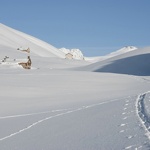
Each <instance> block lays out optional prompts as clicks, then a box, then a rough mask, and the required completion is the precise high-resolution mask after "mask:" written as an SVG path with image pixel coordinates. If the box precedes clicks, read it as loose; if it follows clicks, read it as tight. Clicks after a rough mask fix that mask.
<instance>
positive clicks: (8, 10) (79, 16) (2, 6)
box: [0, 0, 150, 56]
mask: <svg viewBox="0 0 150 150" xmlns="http://www.w3.org/2000/svg"><path fill="white" fill-rule="evenodd" d="M149 15H150V0H1V1H0V22H1V23H3V24H5V25H7V26H9V27H12V28H15V29H17V30H20V31H22V32H25V33H27V34H30V35H32V36H35V37H37V38H39V39H41V40H44V41H46V42H48V43H50V44H51V45H53V46H55V47H57V48H61V47H66V48H79V49H80V50H81V51H82V52H83V53H84V55H86V56H98V55H105V54H108V53H110V52H112V51H115V50H117V49H120V48H122V47H124V46H128V45H129V46H137V47H146V46H150V17H149Z"/></svg>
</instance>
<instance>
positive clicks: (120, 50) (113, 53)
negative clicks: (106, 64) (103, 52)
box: [107, 46, 137, 57]
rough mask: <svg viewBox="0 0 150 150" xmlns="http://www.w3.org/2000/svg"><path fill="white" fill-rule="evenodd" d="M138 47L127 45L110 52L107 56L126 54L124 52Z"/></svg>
mask: <svg viewBox="0 0 150 150" xmlns="http://www.w3.org/2000/svg"><path fill="white" fill-rule="evenodd" d="M136 49H137V47H135V46H125V47H123V48H121V49H119V50H117V51H115V52H112V53H110V54H108V55H107V56H112V57H113V56H117V55H120V54H124V53H127V52H130V51H133V50H136Z"/></svg>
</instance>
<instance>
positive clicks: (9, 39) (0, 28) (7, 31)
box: [0, 23, 65, 58]
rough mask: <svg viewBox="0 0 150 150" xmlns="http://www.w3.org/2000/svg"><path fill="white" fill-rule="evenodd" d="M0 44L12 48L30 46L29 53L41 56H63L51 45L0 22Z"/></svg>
mask: <svg viewBox="0 0 150 150" xmlns="http://www.w3.org/2000/svg"><path fill="white" fill-rule="evenodd" d="M0 45H3V46H7V47H10V48H11V49H13V50H16V49H17V48H20V47H23V48H25V49H27V48H28V47H30V49H31V53H34V54H36V55H38V56H43V57H59V58H64V57H65V54H64V53H63V52H61V51H60V50H58V49H57V48H55V47H53V46H52V45H50V44H48V43H46V42H44V41H42V40H39V39H37V38H35V37H33V36H30V35H27V34H25V33H22V32H20V31H17V30H15V29H12V28H10V27H7V26H5V25H3V24H1V23H0Z"/></svg>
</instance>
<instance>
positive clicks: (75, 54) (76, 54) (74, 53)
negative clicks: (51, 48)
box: [59, 48, 84, 60]
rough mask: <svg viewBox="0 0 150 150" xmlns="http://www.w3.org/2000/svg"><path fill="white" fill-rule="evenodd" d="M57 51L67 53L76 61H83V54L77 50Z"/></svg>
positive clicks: (65, 49) (62, 49)
mask: <svg viewBox="0 0 150 150" xmlns="http://www.w3.org/2000/svg"><path fill="white" fill-rule="evenodd" d="M59 50H60V51H62V52H64V53H65V54H68V53H70V54H72V56H73V59H77V60H83V59H84V56H83V53H82V52H81V50H79V49H67V48H60V49H59Z"/></svg>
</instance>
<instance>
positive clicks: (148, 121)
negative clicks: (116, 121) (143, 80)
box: [136, 91, 150, 139]
mask: <svg viewBox="0 0 150 150" xmlns="http://www.w3.org/2000/svg"><path fill="white" fill-rule="evenodd" d="M147 94H150V91H148V92H146V93H143V94H140V95H139V96H138V98H137V100H136V113H137V116H138V118H139V120H140V122H141V124H142V126H143V127H144V129H145V131H146V136H147V137H148V138H149V139H150V116H149V115H148V113H147V110H146V109H147V107H146V106H145V104H144V100H145V97H146V95H147Z"/></svg>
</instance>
